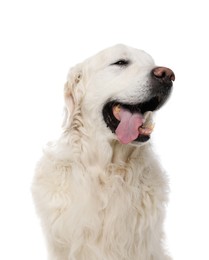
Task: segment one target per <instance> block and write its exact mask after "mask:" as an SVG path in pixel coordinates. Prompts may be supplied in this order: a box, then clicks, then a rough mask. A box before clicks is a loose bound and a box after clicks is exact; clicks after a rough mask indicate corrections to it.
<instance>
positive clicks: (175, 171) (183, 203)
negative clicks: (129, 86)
mask: <svg viewBox="0 0 209 260" xmlns="http://www.w3.org/2000/svg"><path fill="white" fill-rule="evenodd" d="M206 2H207V1H203V0H199V1H193V0H190V1H189V0H188V1H187V0H185V1H183V0H182V1H174V0H173V1H169V0H156V1H154V0H153V1H151V0H143V1H140V0H138V1H132V0H129V1H122V0H119V1H117V0H115V1H114V0H110V1H109V0H105V1H99V0H98V1H96V0H94V1H93V0H89V1H85V0H83V1H79V0H76V1H61V0H60V1H54V0H51V1H46V0H42V1H40V0H36V1H35V0H34V1H31V0H28V1H23V0H19V1H10V0H5V1H1V2H0V153H1V154H0V240H1V241H0V259H2V260H3V259H4V260H12V259H21V260H26V259H27V260H28V259H30V260H37V259H43V260H44V259H46V251H45V245H44V239H43V237H42V233H41V229H40V225H39V221H38V218H37V217H36V214H35V210H34V207H33V203H32V200H31V194H30V186H31V181H32V177H33V171H34V165H35V163H36V161H37V159H38V158H39V156H40V154H41V148H42V146H43V145H44V144H45V143H46V142H47V141H48V140H50V139H52V138H54V137H55V136H56V135H57V133H58V132H59V130H60V125H61V121H62V120H61V118H62V108H63V100H62V91H63V85H64V82H65V79H66V75H67V72H68V69H69V68H70V67H71V66H73V65H75V64H76V63H78V62H80V61H82V60H84V59H85V58H88V57H89V56H91V55H93V54H95V53H96V52H98V51H100V50H101V49H103V48H106V47H109V46H111V45H114V44H116V43H124V44H127V45H130V46H133V47H136V48H140V49H144V50H145V51H147V52H148V53H150V54H151V55H152V56H153V57H154V59H155V61H156V64H158V65H162V66H167V67H170V68H172V69H173V70H174V72H175V74H176V81H175V84H174V91H173V95H172V97H171V99H170V101H169V102H168V103H167V105H166V106H165V107H164V108H163V109H162V110H161V111H159V113H158V116H157V120H156V121H157V122H156V129H155V132H154V134H153V140H154V143H155V147H156V150H157V151H158V154H159V155H160V157H161V161H162V163H163V165H164V167H165V169H166V171H167V172H168V174H169V178H170V187H171V194H170V203H169V206H168V209H167V219H166V225H165V228H166V233H167V237H168V239H167V240H168V245H169V248H170V252H171V254H172V255H173V258H174V259H175V260H185V259H186V260H187V259H188V260H197V259H198V260H208V259H209V250H208V248H209V224H208V223H209V210H208V208H209V188H208V186H209V185H208V183H209V177H208V175H209V167H208V161H207V160H209V157H208V153H209V152H208V141H209V138H208V133H209V125H208V112H209V111H208V103H209V98H208V89H209V83H208V82H209V79H208V78H209V65H208V60H209V52H208V46H209V40H208V34H209V11H208V10H209V8H208V6H207V5H206V4H207V3H206Z"/></svg>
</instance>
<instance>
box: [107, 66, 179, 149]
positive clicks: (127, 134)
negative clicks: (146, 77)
mask: <svg viewBox="0 0 209 260" xmlns="http://www.w3.org/2000/svg"><path fill="white" fill-rule="evenodd" d="M174 80H175V75H174V73H173V71H172V70H171V69H168V68H166V67H156V68H154V69H153V70H152V71H151V76H150V85H151V94H150V96H149V98H148V99H147V100H145V101H144V102H141V103H136V104H131V103H122V102H120V101H119V100H113V101H110V102H107V103H106V104H105V106H104V108H103V117H104V121H105V122H106V125H107V127H109V128H110V129H111V131H112V132H113V133H115V134H116V136H117V138H118V140H119V141H120V142H121V143H123V144H128V143H131V142H133V141H135V142H146V141H148V140H149V139H150V135H151V133H152V130H153V124H152V120H151V118H152V117H151V114H152V112H153V111H155V110H157V109H159V108H160V107H162V105H163V104H164V103H165V102H166V101H167V99H168V97H169V95H170V93H171V89H172V86H173V81H174Z"/></svg>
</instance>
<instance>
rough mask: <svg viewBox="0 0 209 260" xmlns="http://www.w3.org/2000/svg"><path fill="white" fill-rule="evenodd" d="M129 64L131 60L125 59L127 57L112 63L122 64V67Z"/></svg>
mask: <svg viewBox="0 0 209 260" xmlns="http://www.w3.org/2000/svg"><path fill="white" fill-rule="evenodd" d="M128 64H129V61H128V60H125V59H121V60H118V61H116V62H114V63H112V64H111V65H117V66H121V67H125V66H127V65H128Z"/></svg>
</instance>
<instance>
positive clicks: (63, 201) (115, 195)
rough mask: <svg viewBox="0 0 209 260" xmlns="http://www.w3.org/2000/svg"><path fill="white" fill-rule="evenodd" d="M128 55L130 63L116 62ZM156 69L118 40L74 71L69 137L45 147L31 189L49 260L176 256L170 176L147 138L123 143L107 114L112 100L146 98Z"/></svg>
mask: <svg viewBox="0 0 209 260" xmlns="http://www.w3.org/2000/svg"><path fill="white" fill-rule="evenodd" d="M127 58H128V60H129V61H131V62H130V65H129V66H128V67H127V68H122V67H121V66H113V65H111V64H113V63H114V62H116V61H117V60H118V59H127ZM154 67H155V64H154V61H153V60H152V58H151V57H150V56H149V55H148V54H146V53H145V52H143V51H140V50H137V49H133V48H131V47H127V46H124V45H117V46H114V47H111V48H109V49H106V50H104V51H103V52H101V53H99V54H97V55H95V56H93V57H92V58H90V59H88V60H86V61H84V62H83V63H81V64H78V65H77V66H75V67H74V68H73V69H71V71H70V73H69V76H68V80H67V83H66V84H65V88H64V95H65V102H66V118H65V121H64V124H63V134H62V135H61V137H60V138H59V140H57V141H56V142H51V143H49V144H48V145H47V146H46V148H45V150H44V153H43V157H42V159H41V160H40V161H39V163H38V165H37V168H36V174H35V178H34V182H33V186H32V193H33V197H34V201H35V205H36V208H37V211H38V214H39V216H40V218H41V221H42V226H43V229H44V233H45V235H46V240H47V245H48V252H49V259H50V260H167V259H170V258H169V257H168V256H167V254H166V251H165V249H164V244H163V243H164V242H163V230H162V226H163V225H162V224H163V219H164V206H165V203H166V202H167V190H168V187H167V178H166V176H165V174H164V172H163V171H162V169H161V167H160V165H159V163H158V160H157V159H156V157H155V155H154V154H153V152H152V149H151V145H150V143H149V142H145V143H140V142H138V143H136V142H133V143H130V144H127V145H124V144H121V143H120V142H119V141H118V140H117V137H116V135H115V134H114V133H112V131H110V129H109V128H108V127H107V126H106V123H105V121H104V118H103V115H102V110H103V107H104V105H105V104H106V102H107V101H110V100H113V99H114V100H120V101H121V102H129V103H135V102H143V100H146V99H147V97H148V96H149V95H150V91H151V90H150V89H151V87H150V82H149V74H150V71H151V69H153V68H154Z"/></svg>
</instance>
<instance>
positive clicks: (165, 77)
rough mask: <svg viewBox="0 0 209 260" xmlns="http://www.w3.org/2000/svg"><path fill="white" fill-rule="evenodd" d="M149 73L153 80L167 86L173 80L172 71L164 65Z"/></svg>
mask: <svg viewBox="0 0 209 260" xmlns="http://www.w3.org/2000/svg"><path fill="white" fill-rule="evenodd" d="M151 73H152V75H153V77H154V79H155V80H157V81H159V82H161V83H163V84H165V85H168V86H170V85H171V86H172V81H174V80H175V75H174V73H173V71H172V70H171V69H169V68H166V67H156V68H154V69H153V70H152V72H151Z"/></svg>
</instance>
